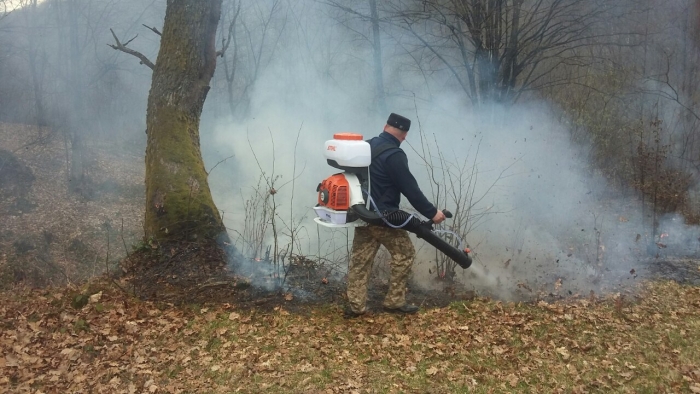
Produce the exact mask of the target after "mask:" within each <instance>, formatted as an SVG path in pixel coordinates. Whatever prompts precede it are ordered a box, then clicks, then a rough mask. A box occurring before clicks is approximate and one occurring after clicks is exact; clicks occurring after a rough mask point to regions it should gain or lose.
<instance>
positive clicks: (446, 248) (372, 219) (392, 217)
mask: <svg viewBox="0 0 700 394" xmlns="http://www.w3.org/2000/svg"><path fill="white" fill-rule="evenodd" d="M351 209H352V210H353V211H354V212H355V213H356V214H357V216H359V218H360V219H362V220H363V221H365V222H367V223H369V224H375V225H379V226H381V225H384V224H385V223H384V222H385V221H386V222H388V223H391V224H393V225H397V226H398V225H401V224H403V223H406V222H407V223H406V224H405V225H404V226H403V229H404V230H406V231H410V232H412V233H414V234H416V236H417V237H418V238H421V239H424V240H425V242H427V243H429V244H431V245H433V246H434V247H435V248H436V249H437V250H439V251H441V252H442V253H444V254H445V256H447V257H449V258H451V259H452V260H454V262H455V263H457V264H458V265H459V266H460V267H462V268H464V269H466V268H469V267H470V266H471V265H472V258H471V257H470V256H469V255H468V254H467V253H466V252H465V251H463V250H459V249H457V248H455V247H454V246H452V245H450V244H449V243H447V242H446V241H445V240H444V239H442V238H440V237H438V235H437V234H435V233H434V232H433V231H432V222H426V223H423V222H421V221H420V220H418V218H416V217H410V216H412V215H411V214H409V213H408V212H404V211H401V210H398V211H394V212H391V213H389V214H386V215H384V216H381V215H380V214H378V213H376V212H372V211H370V210H369V209H367V208H366V207H365V206H364V205H362V204H356V205H353V206H352V207H351ZM409 218H410V220H409Z"/></svg>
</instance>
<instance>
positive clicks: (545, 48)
mask: <svg viewBox="0 0 700 394" xmlns="http://www.w3.org/2000/svg"><path fill="white" fill-rule="evenodd" d="M589 3H596V2H589V1H584V0H535V1H524V0H425V1H403V0H402V1H398V2H396V4H394V5H393V7H394V9H395V11H394V12H393V20H394V23H395V24H397V25H398V26H400V27H402V28H403V29H405V30H406V31H407V32H408V33H409V34H410V35H411V36H413V37H414V38H415V40H416V42H415V44H414V45H413V50H414V51H422V52H426V53H427V54H428V55H427V56H425V57H421V58H422V59H423V60H422V61H423V64H422V67H423V68H424V70H425V71H426V72H429V73H433V72H435V71H436V70H439V69H443V68H447V69H448V70H449V73H450V74H452V77H453V78H454V79H455V80H456V81H457V83H458V84H459V86H460V87H461V88H462V90H463V91H464V92H465V93H466V94H467V95H468V96H469V98H470V99H471V102H472V103H473V104H474V105H480V104H483V103H487V102H497V103H512V102H514V101H515V100H517V98H518V97H519V96H520V94H521V93H523V92H524V91H526V90H531V89H542V88H544V87H546V86H547V85H550V84H555V83H557V81H556V80H552V79H550V78H548V75H549V74H550V73H551V72H552V71H553V70H554V69H556V68H557V67H559V66H562V65H565V64H569V65H572V64H574V63H577V62H580V61H581V59H580V58H579V59H576V57H575V53H574V52H573V51H572V49H575V48H577V47H581V46H583V45H589V44H591V41H590V39H591V37H593V36H594V35H595V34H596V32H595V28H594V25H595V22H596V21H599V20H600V19H599V18H598V17H599V16H600V15H601V14H602V13H604V12H605V11H606V10H607V9H609V8H610V7H608V6H605V5H597V4H589Z"/></svg>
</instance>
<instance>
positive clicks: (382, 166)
mask: <svg viewBox="0 0 700 394" xmlns="http://www.w3.org/2000/svg"><path fill="white" fill-rule="evenodd" d="M369 144H370V146H371V147H372V152H377V151H378V150H381V149H382V147H384V146H387V145H388V146H390V147H391V148H390V149H387V150H385V151H383V152H382V153H380V154H379V156H377V157H373V158H372V163H371V164H370V166H369V171H370V183H371V191H370V193H371V194H372V200H373V201H374V203H375V204H376V206H377V208H379V211H380V212H387V211H388V212H391V211H395V210H398V209H399V204H400V203H401V194H403V195H404V196H406V198H407V199H408V202H410V203H411V205H412V206H413V208H415V209H416V210H417V211H418V212H420V213H421V215H423V216H425V217H426V218H428V219H432V218H433V217H434V216H435V214H436V213H437V208H435V206H434V205H433V204H432V203H431V202H430V201H428V199H427V198H425V195H423V192H422V191H421V190H420V188H419V187H418V182H416V178H414V177H413V175H412V174H411V171H410V170H409V169H408V158H407V157H406V153H404V151H403V150H402V149H401V148H400V147H399V146H400V145H401V142H399V140H398V139H396V137H394V136H393V135H391V134H389V133H387V132H386V131H385V132H382V133H381V134H380V135H378V136H376V137H374V138H372V139H371V140H369ZM372 156H374V154H373V155H372Z"/></svg>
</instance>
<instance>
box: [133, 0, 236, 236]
mask: <svg viewBox="0 0 700 394" xmlns="http://www.w3.org/2000/svg"><path fill="white" fill-rule="evenodd" d="M221 3H222V0H168V6H167V10H166V13H165V23H164V26H163V32H162V37H161V43H160V51H159V53H158V59H157V60H156V64H155V69H154V71H153V79H152V84H151V91H150V93H149V96H148V111H147V116H146V127H147V130H146V132H147V133H148V146H147V148H146V218H145V221H144V230H145V236H146V237H147V238H151V237H152V238H155V239H158V240H159V241H176V240H183V239H187V240H197V241H199V240H206V239H214V238H216V237H218V236H220V235H221V234H225V228H224V226H223V222H222V220H221V216H220V215H219V211H218V210H217V208H216V206H215V205H214V201H213V200H212V197H211V192H210V190H209V184H208V182H207V173H206V170H205V169H204V163H203V161H202V155H201V151H200V147H199V121H200V117H201V114H202V108H203V106H204V100H205V99H206V97H207V93H208V92H209V88H210V87H209V82H210V80H211V78H212V75H213V74H214V69H215V67H216V49H215V38H216V28H217V24H218V23H219V17H220V13H221Z"/></svg>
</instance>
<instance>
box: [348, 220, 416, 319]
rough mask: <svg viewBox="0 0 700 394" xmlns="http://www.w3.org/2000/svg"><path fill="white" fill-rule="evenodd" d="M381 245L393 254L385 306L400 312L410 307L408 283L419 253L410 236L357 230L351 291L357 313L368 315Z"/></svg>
mask: <svg viewBox="0 0 700 394" xmlns="http://www.w3.org/2000/svg"><path fill="white" fill-rule="evenodd" d="M380 245H384V247H385V248H387V250H388V251H389V253H390V254H391V279H390V282H389V292H388V293H387V294H386V297H385V298H384V306H385V307H388V308H398V307H401V306H403V305H404V304H405V303H406V282H407V280H408V275H409V274H410V273H411V266H412V265H413V259H414V257H415V256H416V249H415V248H414V247H413V243H412V242H411V239H410V238H409V237H408V232H407V231H406V230H400V229H394V228H389V227H381V226H363V227H356V228H355V239H354V240H353V242H352V257H351V259H350V267H349V269H348V289H347V295H348V301H349V302H350V308H351V309H352V310H353V312H356V313H362V312H364V311H365V308H366V304H367V283H368V281H369V274H370V272H371V271H372V264H373V263H374V257H375V255H376V254H377V251H378V250H379V246H380Z"/></svg>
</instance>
